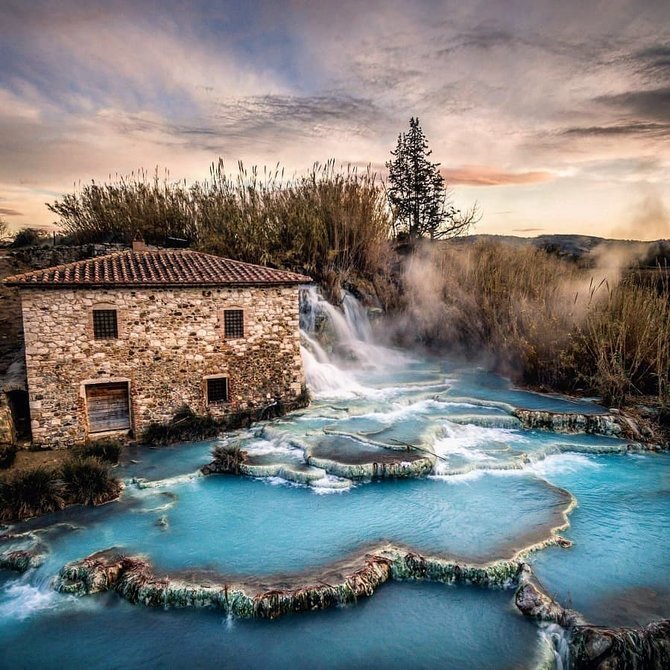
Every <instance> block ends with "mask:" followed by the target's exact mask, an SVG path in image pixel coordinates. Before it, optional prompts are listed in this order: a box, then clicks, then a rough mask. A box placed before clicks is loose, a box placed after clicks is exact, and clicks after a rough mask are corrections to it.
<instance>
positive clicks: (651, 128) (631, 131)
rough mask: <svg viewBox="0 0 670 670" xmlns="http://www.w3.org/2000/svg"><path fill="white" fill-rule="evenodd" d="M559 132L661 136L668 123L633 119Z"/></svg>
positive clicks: (590, 134)
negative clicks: (627, 121) (628, 121)
mask: <svg viewBox="0 0 670 670" xmlns="http://www.w3.org/2000/svg"><path fill="white" fill-rule="evenodd" d="M560 134H562V135H566V136H574V137H617V136H622V135H628V136H631V137H635V136H639V137H663V136H665V135H668V134H670V123H650V122H643V121H634V122H631V123H616V124H612V125H607V126H581V127H580V126H576V127H572V128H565V129H563V130H561V131H560Z"/></svg>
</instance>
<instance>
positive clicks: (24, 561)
mask: <svg viewBox="0 0 670 670" xmlns="http://www.w3.org/2000/svg"><path fill="white" fill-rule="evenodd" d="M45 560H46V554H45V552H44V551H42V550H39V549H15V550H14V551H5V552H3V553H1V554H0V570H12V571H14V572H27V571H28V570H31V569H33V568H39V567H40V565H42V564H43V563H44V561H45Z"/></svg>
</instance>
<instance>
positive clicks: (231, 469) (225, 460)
mask: <svg viewBox="0 0 670 670" xmlns="http://www.w3.org/2000/svg"><path fill="white" fill-rule="evenodd" d="M212 457H213V458H214V461H213V462H212V464H211V465H210V466H208V467H209V469H210V470H213V471H214V472H223V473H229V474H231V475H239V474H240V466H241V465H242V463H244V461H245V460H246V458H247V453H246V451H242V449H240V448H239V447H238V446H237V445H218V446H216V447H214V449H212Z"/></svg>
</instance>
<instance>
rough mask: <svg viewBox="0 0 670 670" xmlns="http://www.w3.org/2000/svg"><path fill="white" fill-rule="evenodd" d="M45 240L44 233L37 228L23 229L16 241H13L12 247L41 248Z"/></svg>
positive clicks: (17, 234)
mask: <svg viewBox="0 0 670 670" xmlns="http://www.w3.org/2000/svg"><path fill="white" fill-rule="evenodd" d="M44 239H45V235H44V233H42V232H41V231H39V230H36V229H35V228H21V230H19V231H18V232H17V233H16V235H14V239H13V240H12V243H11V245H10V246H11V247H13V248H18V247H36V246H39V245H40V244H41V243H42V242H43V241H44Z"/></svg>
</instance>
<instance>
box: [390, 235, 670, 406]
mask: <svg viewBox="0 0 670 670" xmlns="http://www.w3.org/2000/svg"><path fill="white" fill-rule="evenodd" d="M600 261H601V262H599V263H598V264H596V266H595V267H591V268H584V267H580V266H579V265H578V264H576V263H574V262H571V261H568V260H563V259H561V258H558V257H556V256H553V255H550V254H548V253H546V252H545V251H543V250H541V249H536V248H533V247H532V246H529V245H526V246H512V245H507V244H495V243H491V242H483V243H477V244H474V245H463V244H456V245H454V244H451V245H443V246H440V247H436V246H432V247H431V248H430V249H429V250H428V251H426V250H425V249H424V250H423V252H419V253H417V254H416V255H415V256H414V257H412V258H411V259H409V261H408V263H407V269H406V273H405V284H404V285H405V292H404V294H403V297H402V306H401V308H400V312H401V314H402V315H403V321H402V323H403V324H409V323H412V324H414V328H415V334H416V335H418V337H419V339H420V340H422V341H423V342H424V343H426V344H427V345H429V346H430V347H432V348H437V349H440V350H445V349H446V350H449V351H452V352H456V353H459V354H461V355H464V356H465V357H468V358H471V359H480V360H481V359H483V360H484V361H486V362H488V363H489V364H490V365H491V366H492V367H494V368H496V369H497V370H499V371H501V372H503V373H505V374H508V375H510V376H511V377H512V378H513V379H515V380H516V381H517V382H523V383H525V384H530V385H533V386H537V387H543V388H545V389H547V390H552V391H564V392H575V391H578V392H584V393H588V394H597V395H600V396H602V398H603V400H604V402H605V403H606V404H608V405H612V406H621V405H623V404H625V403H626V402H627V401H628V400H629V399H630V398H631V397H634V396H642V395H644V396H652V397H653V398H655V399H656V401H657V402H658V403H659V404H660V405H661V407H665V408H667V407H668V406H670V283H669V282H668V281H667V274H665V273H664V271H663V269H662V268H659V269H658V273H657V277H658V281H655V282H649V281H648V280H647V279H643V278H642V274H640V273H638V272H636V271H635V270H634V269H633V270H631V269H629V265H630V261H632V259H628V263H626V262H623V263H622V262H621V259H619V258H614V257H609V258H607V257H605V258H604V263H603V262H602V261H603V259H600ZM401 329H402V328H401Z"/></svg>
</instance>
